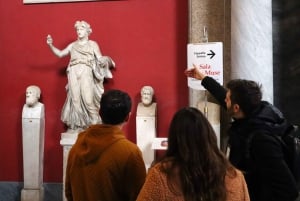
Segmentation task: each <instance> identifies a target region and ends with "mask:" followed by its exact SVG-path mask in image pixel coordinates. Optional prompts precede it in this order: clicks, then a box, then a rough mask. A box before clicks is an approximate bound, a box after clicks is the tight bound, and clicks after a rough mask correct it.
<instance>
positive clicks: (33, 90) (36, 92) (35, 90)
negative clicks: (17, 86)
mask: <svg viewBox="0 0 300 201" xmlns="http://www.w3.org/2000/svg"><path fill="white" fill-rule="evenodd" d="M40 97H41V89H40V88H39V87H38V86H35V85H30V86H28V87H27V88H26V105H27V106H28V107H34V106H35V105H36V104H37V103H38V102H39V99H40Z"/></svg>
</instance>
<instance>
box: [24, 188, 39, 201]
mask: <svg viewBox="0 0 300 201" xmlns="http://www.w3.org/2000/svg"><path fill="white" fill-rule="evenodd" d="M21 200H22V201H43V200H44V188H43V187H41V188H40V189H39V190H34V189H22V191H21Z"/></svg>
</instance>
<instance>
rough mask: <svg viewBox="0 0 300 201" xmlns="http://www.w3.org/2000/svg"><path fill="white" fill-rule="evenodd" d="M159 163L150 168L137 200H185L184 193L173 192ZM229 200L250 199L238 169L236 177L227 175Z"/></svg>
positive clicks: (246, 200) (248, 200)
mask: <svg viewBox="0 0 300 201" xmlns="http://www.w3.org/2000/svg"><path fill="white" fill-rule="evenodd" d="M160 166H161V164H160V163H158V164H156V165H155V166H154V167H152V168H151V169H150V170H149V173H148V175H147V178H146V182H145V184H144V186H143V188H142V190H141V192H140V194H139V196H138V198H137V201H184V198H183V196H182V195H177V194H176V195H175V194H174V193H172V192H171V191H170V190H169V188H168V184H167V178H166V175H165V174H164V173H163V172H161V170H160ZM225 184H226V188H227V201H250V198H249V194H248V188H247V185H246V182H245V179H244V176H243V174H242V173H241V172H240V171H238V170H237V175H236V177H234V178H232V177H227V176H226V177H225Z"/></svg>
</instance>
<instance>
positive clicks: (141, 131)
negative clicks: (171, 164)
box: [136, 103, 156, 170]
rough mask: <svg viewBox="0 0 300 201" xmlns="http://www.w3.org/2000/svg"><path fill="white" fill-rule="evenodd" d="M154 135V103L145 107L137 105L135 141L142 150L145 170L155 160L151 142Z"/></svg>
mask: <svg viewBox="0 0 300 201" xmlns="http://www.w3.org/2000/svg"><path fill="white" fill-rule="evenodd" d="M155 137H156V103H152V105H151V106H149V107H145V106H143V105H142V104H139V105H138V108H137V116H136V143H137V146H138V147H139V148H140V150H141V151H142V155H143V159H144V162H145V166H146V170H148V169H149V168H150V167H151V164H152V162H153V161H154V160H155V150H153V149H152V143H153V140H154V138H155Z"/></svg>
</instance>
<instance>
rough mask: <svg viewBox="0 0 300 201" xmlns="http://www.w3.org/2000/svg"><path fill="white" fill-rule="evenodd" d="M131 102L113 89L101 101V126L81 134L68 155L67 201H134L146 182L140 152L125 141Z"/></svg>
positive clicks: (94, 126)
mask: <svg viewBox="0 0 300 201" xmlns="http://www.w3.org/2000/svg"><path fill="white" fill-rule="evenodd" d="M130 110H131V99H130V97H129V96H128V94H127V93H125V92H122V91H120V90H111V91H108V92H106V93H104V94H103V96H102V98H101V102H100V116H101V118H102V121H103V123H102V124H96V125H92V126H90V127H89V128H88V129H86V130H85V131H83V132H82V133H80V134H79V135H78V139H77V141H76V143H75V144H74V145H73V147H72V149H71V150H70V152H69V158H68V163H67V168H66V178H65V195H66V198H67V200H68V201H122V200H124V201H135V200H136V197H137V195H138V193H139V191H140V189H141V187H142V185H143V183H144V181H145V177H146V169H145V164H144V161H143V159H142V155H141V151H140V150H139V148H138V147H137V146H136V145H135V144H134V143H132V142H130V141H129V140H127V139H126V137H125V135H124V132H123V131H122V130H121V129H122V126H123V125H124V124H125V123H126V122H127V121H128V119H129V115H130Z"/></svg>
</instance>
